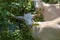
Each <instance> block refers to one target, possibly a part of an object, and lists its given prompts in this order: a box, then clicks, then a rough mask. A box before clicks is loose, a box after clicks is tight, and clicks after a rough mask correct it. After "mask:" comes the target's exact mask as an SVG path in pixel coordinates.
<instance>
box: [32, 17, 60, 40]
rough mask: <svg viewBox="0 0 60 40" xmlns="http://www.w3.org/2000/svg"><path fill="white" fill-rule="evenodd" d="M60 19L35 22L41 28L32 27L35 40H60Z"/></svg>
mask: <svg viewBox="0 0 60 40" xmlns="http://www.w3.org/2000/svg"><path fill="white" fill-rule="evenodd" d="M59 23H60V17H59V18H57V19H55V20H52V21H46V22H34V24H39V26H33V27H32V33H33V34H32V35H33V37H34V39H35V40H60V25H59Z"/></svg>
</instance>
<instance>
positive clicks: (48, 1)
mask: <svg viewBox="0 0 60 40" xmlns="http://www.w3.org/2000/svg"><path fill="white" fill-rule="evenodd" d="M43 1H44V2H46V3H50V4H56V3H58V1H57V0H53V1H52V0H43Z"/></svg>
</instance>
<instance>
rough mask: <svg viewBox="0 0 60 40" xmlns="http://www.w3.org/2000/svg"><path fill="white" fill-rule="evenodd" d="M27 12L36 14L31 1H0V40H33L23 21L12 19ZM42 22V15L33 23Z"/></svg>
mask: <svg viewBox="0 0 60 40" xmlns="http://www.w3.org/2000/svg"><path fill="white" fill-rule="evenodd" d="M44 1H45V0H44ZM46 2H49V1H48V0H46ZM52 3H54V2H52ZM29 12H31V13H32V14H36V13H38V11H36V10H35V8H34V3H33V1H32V0H0V40H34V39H33V37H32V36H31V30H30V29H29V27H28V26H27V25H26V24H25V21H24V20H17V19H16V18H14V17H13V16H23V14H24V13H29ZM39 13H41V9H40V10H39ZM43 20H44V19H43V15H42V14H41V16H40V17H38V18H36V19H35V21H43Z"/></svg>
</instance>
